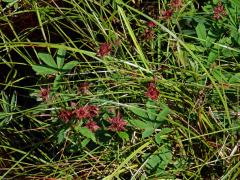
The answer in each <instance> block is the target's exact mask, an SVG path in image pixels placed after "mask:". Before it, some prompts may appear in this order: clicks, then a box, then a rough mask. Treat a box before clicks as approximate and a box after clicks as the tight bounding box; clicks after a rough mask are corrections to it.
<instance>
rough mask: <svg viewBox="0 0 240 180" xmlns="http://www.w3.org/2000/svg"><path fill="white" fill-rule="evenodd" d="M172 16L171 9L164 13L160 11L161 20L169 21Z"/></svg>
mask: <svg viewBox="0 0 240 180" xmlns="http://www.w3.org/2000/svg"><path fill="white" fill-rule="evenodd" d="M172 15H173V10H172V9H168V10H166V11H162V17H163V19H165V20H166V19H170V18H171V17H172Z"/></svg>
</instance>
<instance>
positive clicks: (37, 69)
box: [32, 65, 58, 75]
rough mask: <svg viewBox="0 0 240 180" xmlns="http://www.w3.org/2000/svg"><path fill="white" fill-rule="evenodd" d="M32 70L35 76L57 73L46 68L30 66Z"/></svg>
mask: <svg viewBox="0 0 240 180" xmlns="http://www.w3.org/2000/svg"><path fill="white" fill-rule="evenodd" d="M32 69H33V70H34V71H35V72H36V73H37V74H42V75H46V74H54V73H57V72H58V71H57V70H55V69H52V68H49V67H46V66H41V65H32Z"/></svg>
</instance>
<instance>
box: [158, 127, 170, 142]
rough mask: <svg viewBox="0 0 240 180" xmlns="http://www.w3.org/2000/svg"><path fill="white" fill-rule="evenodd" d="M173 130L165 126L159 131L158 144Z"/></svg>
mask: <svg viewBox="0 0 240 180" xmlns="http://www.w3.org/2000/svg"><path fill="white" fill-rule="evenodd" d="M171 132H172V129H171V128H163V129H162V130H161V131H160V132H159V133H157V134H156V135H155V141H156V143H157V144H160V143H162V140H163V139H166V138H167V137H168V134H169V133H171Z"/></svg>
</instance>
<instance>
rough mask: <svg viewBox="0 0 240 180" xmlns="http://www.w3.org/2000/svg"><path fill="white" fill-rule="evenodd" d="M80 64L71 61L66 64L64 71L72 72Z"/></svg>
mask: <svg viewBox="0 0 240 180" xmlns="http://www.w3.org/2000/svg"><path fill="white" fill-rule="evenodd" d="M78 64H79V62H78V61H71V62H68V63H66V64H65V65H64V66H63V68H62V69H63V70H65V71H70V70H71V69H72V68H74V67H75V66H77V65H78Z"/></svg>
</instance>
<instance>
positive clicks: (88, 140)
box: [81, 139, 90, 147]
mask: <svg viewBox="0 0 240 180" xmlns="http://www.w3.org/2000/svg"><path fill="white" fill-rule="evenodd" d="M89 142H90V139H84V140H83V141H82V142H81V146H82V147H86V145H88V143H89Z"/></svg>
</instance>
